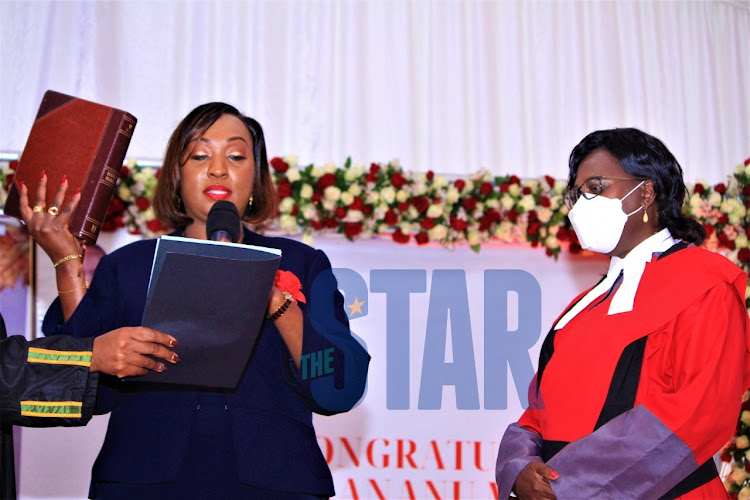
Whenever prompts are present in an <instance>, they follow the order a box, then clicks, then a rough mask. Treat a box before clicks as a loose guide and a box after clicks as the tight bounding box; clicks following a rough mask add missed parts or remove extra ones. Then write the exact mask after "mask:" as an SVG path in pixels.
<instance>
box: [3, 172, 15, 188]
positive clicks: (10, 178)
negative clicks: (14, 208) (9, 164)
mask: <svg viewBox="0 0 750 500" xmlns="http://www.w3.org/2000/svg"><path fill="white" fill-rule="evenodd" d="M15 178H16V174H8V175H6V176H5V185H6V186H10V185H11V184H13V179H15Z"/></svg>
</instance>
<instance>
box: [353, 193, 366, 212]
mask: <svg viewBox="0 0 750 500" xmlns="http://www.w3.org/2000/svg"><path fill="white" fill-rule="evenodd" d="M364 207H365V203H364V202H363V201H362V198H360V197H359V196H355V197H354V201H353V202H352V204H351V205H349V210H362V209H363V208H364Z"/></svg>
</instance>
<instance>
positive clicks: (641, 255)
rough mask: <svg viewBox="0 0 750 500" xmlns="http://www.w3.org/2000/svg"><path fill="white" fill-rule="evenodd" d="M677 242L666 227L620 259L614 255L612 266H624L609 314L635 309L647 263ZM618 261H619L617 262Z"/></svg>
mask: <svg viewBox="0 0 750 500" xmlns="http://www.w3.org/2000/svg"><path fill="white" fill-rule="evenodd" d="M675 243H676V241H675V239H674V238H673V237H672V233H670V232H669V229H667V228H664V229H662V230H661V231H659V232H658V233H656V234H654V235H652V236H650V237H648V238H646V239H645V240H643V241H642V242H640V243H639V244H638V245H637V246H636V247H635V248H633V249H632V250H631V251H630V252H628V254H627V255H626V256H625V257H624V258H622V259H620V258H619V257H612V262H610V267H612V265H619V266H621V268H622V272H623V276H622V283H621V284H620V286H619V287H618V288H617V291H616V292H615V294H614V296H612V301H611V302H610V304H609V311H608V313H609V314H617V313H623V312H628V311H632V310H633V302H635V294H636V292H637V291H638V285H639V284H640V282H641V276H643V271H644V270H645V269H646V263H647V262H651V259H653V258H654V257H655V256H658V255H659V254H661V253H662V252H665V251H667V250H669V249H670V248H671V247H672V245H674V244H675ZM616 261H619V263H618V262H616Z"/></svg>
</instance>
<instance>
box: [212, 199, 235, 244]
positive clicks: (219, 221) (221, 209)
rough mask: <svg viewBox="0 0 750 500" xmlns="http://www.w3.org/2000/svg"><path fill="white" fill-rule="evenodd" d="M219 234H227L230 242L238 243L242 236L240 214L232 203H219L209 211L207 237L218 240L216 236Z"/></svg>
mask: <svg viewBox="0 0 750 500" xmlns="http://www.w3.org/2000/svg"><path fill="white" fill-rule="evenodd" d="M219 232H224V233H227V234H228V235H229V240H230V241H237V239H238V238H239V236H240V213H239V212H238V211H237V207H236V206H235V205H234V203H232V202H231V201H227V200H221V201H217V202H216V203H214V204H213V206H212V207H211V210H209V211H208V219H206V237H207V238H208V239H209V240H213V239H217V238H214V235H216V234H217V233H219ZM219 239H220V238H219Z"/></svg>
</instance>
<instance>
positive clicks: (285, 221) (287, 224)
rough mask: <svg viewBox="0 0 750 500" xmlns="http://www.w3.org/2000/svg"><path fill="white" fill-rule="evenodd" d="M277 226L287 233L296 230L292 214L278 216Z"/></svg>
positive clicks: (295, 221) (295, 222)
mask: <svg viewBox="0 0 750 500" xmlns="http://www.w3.org/2000/svg"><path fill="white" fill-rule="evenodd" d="M279 227H280V228H281V230H282V231H286V232H287V233H296V232H297V230H298V229H297V220H296V219H295V217H294V216H292V215H282V216H281V217H279Z"/></svg>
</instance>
